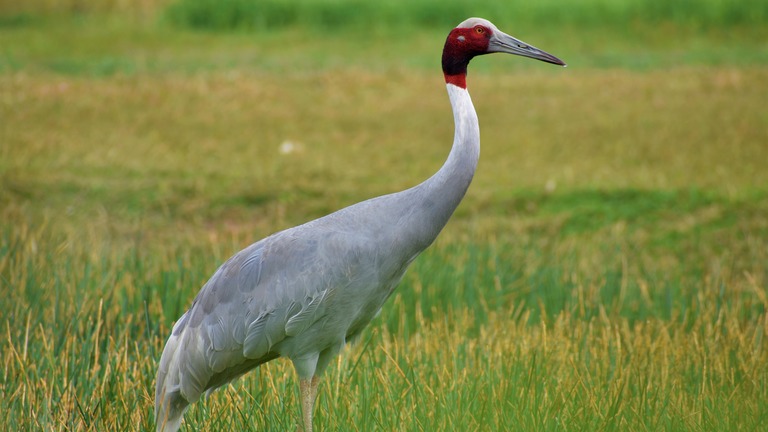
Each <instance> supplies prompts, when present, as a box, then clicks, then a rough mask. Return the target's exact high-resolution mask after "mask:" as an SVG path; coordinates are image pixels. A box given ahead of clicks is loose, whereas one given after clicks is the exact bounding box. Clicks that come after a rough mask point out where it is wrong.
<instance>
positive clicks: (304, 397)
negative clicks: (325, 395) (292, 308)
mask: <svg viewBox="0 0 768 432" xmlns="http://www.w3.org/2000/svg"><path fill="white" fill-rule="evenodd" d="M314 380H315V379H314V378H311V379H301V380H299V390H300V392H301V413H302V420H303V423H304V424H303V425H299V428H298V432H302V431H303V432H312V409H313V408H314V407H315V395H313V394H312V393H313V391H312V382H313V381H314ZM302 426H303V428H302Z"/></svg>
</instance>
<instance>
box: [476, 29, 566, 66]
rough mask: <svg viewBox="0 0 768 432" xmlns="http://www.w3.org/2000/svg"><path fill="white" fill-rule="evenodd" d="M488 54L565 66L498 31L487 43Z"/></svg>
mask: <svg viewBox="0 0 768 432" xmlns="http://www.w3.org/2000/svg"><path fill="white" fill-rule="evenodd" d="M488 52H489V53H492V52H503V53H507V54H514V55H519V56H523V57H530V58H532V59H536V60H541V61H543V62H547V63H552V64H556V65H559V66H565V62H564V61H562V60H560V59H559V58H557V57H555V56H553V55H552V54H550V53H547V52H544V51H542V50H540V49H538V48H536V47H535V46H533V45H528V44H527V43H525V42H523V41H521V40H519V39H515V38H513V37H512V36H510V35H508V34H506V33H504V32H501V31H498V30H496V31H494V32H493V35H492V36H491V40H490V41H488Z"/></svg>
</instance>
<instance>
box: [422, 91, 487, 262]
mask: <svg viewBox="0 0 768 432" xmlns="http://www.w3.org/2000/svg"><path fill="white" fill-rule="evenodd" d="M446 87H447V89H448V97H449V98H450V101H451V108H452V109H453V119H454V123H455V131H454V137H453V147H451V152H450V154H449V155H448V159H447V160H446V161H445V163H444V164H443V166H442V167H441V168H440V170H438V171H437V173H435V174H434V175H433V176H432V177H430V178H429V179H427V180H426V181H424V182H423V183H421V184H420V185H418V186H416V187H415V188H413V189H412V190H411V191H412V192H413V193H414V196H413V197H412V200H411V205H412V206H413V208H412V209H410V210H411V211H410V212H409V213H410V215H411V220H410V221H409V222H410V223H411V224H412V226H413V227H414V228H415V229H414V233H413V234H414V235H418V237H419V238H420V239H421V240H422V242H423V246H424V247H426V246H428V245H429V244H431V243H432V241H434V239H435V238H436V237H437V235H438V234H439V233H440V231H441V230H442V229H443V227H444V226H445V224H446V223H448V219H449V218H450V217H451V215H452V214H453V212H454V210H456V207H458V205H459V203H460V202H461V200H462V198H464V194H465V193H466V192H467V188H469V184H470V183H471V182H472V177H473V176H474V174H475V169H476V167H477V161H478V158H479V157H480V127H479V125H478V121H477V113H476V112H475V107H474V106H473V105H472V99H471V98H470V97H469V93H468V92H467V90H466V88H462V87H459V86H457V85H455V84H453V83H450V82H448V83H447V84H446ZM417 233H418V234H417Z"/></svg>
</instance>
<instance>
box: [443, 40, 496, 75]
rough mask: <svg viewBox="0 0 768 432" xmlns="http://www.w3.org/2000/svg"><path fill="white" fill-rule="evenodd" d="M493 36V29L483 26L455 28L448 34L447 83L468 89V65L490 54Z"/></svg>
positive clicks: (446, 49) (444, 52) (444, 67)
mask: <svg viewBox="0 0 768 432" xmlns="http://www.w3.org/2000/svg"><path fill="white" fill-rule="evenodd" d="M491 34H492V31H491V29H489V28H488V27H485V26H482V25H476V26H474V27H471V28H455V29H453V30H452V31H451V32H450V33H449V34H448V38H447V39H446V40H445V47H444V48H443V75H444V76H445V82H446V83H448V84H453V85H455V86H458V87H461V88H463V89H466V88H467V65H468V64H469V61H470V60H472V58H473V57H475V56H477V55H482V54H487V53H488V42H489V41H490V39H491Z"/></svg>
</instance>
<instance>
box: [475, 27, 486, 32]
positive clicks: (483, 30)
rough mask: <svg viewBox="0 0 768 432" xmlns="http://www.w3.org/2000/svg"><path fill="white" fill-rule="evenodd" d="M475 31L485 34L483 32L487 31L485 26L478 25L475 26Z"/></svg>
mask: <svg viewBox="0 0 768 432" xmlns="http://www.w3.org/2000/svg"><path fill="white" fill-rule="evenodd" d="M475 33H477V34H483V33H485V29H484V28H483V27H480V26H477V27H475Z"/></svg>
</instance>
